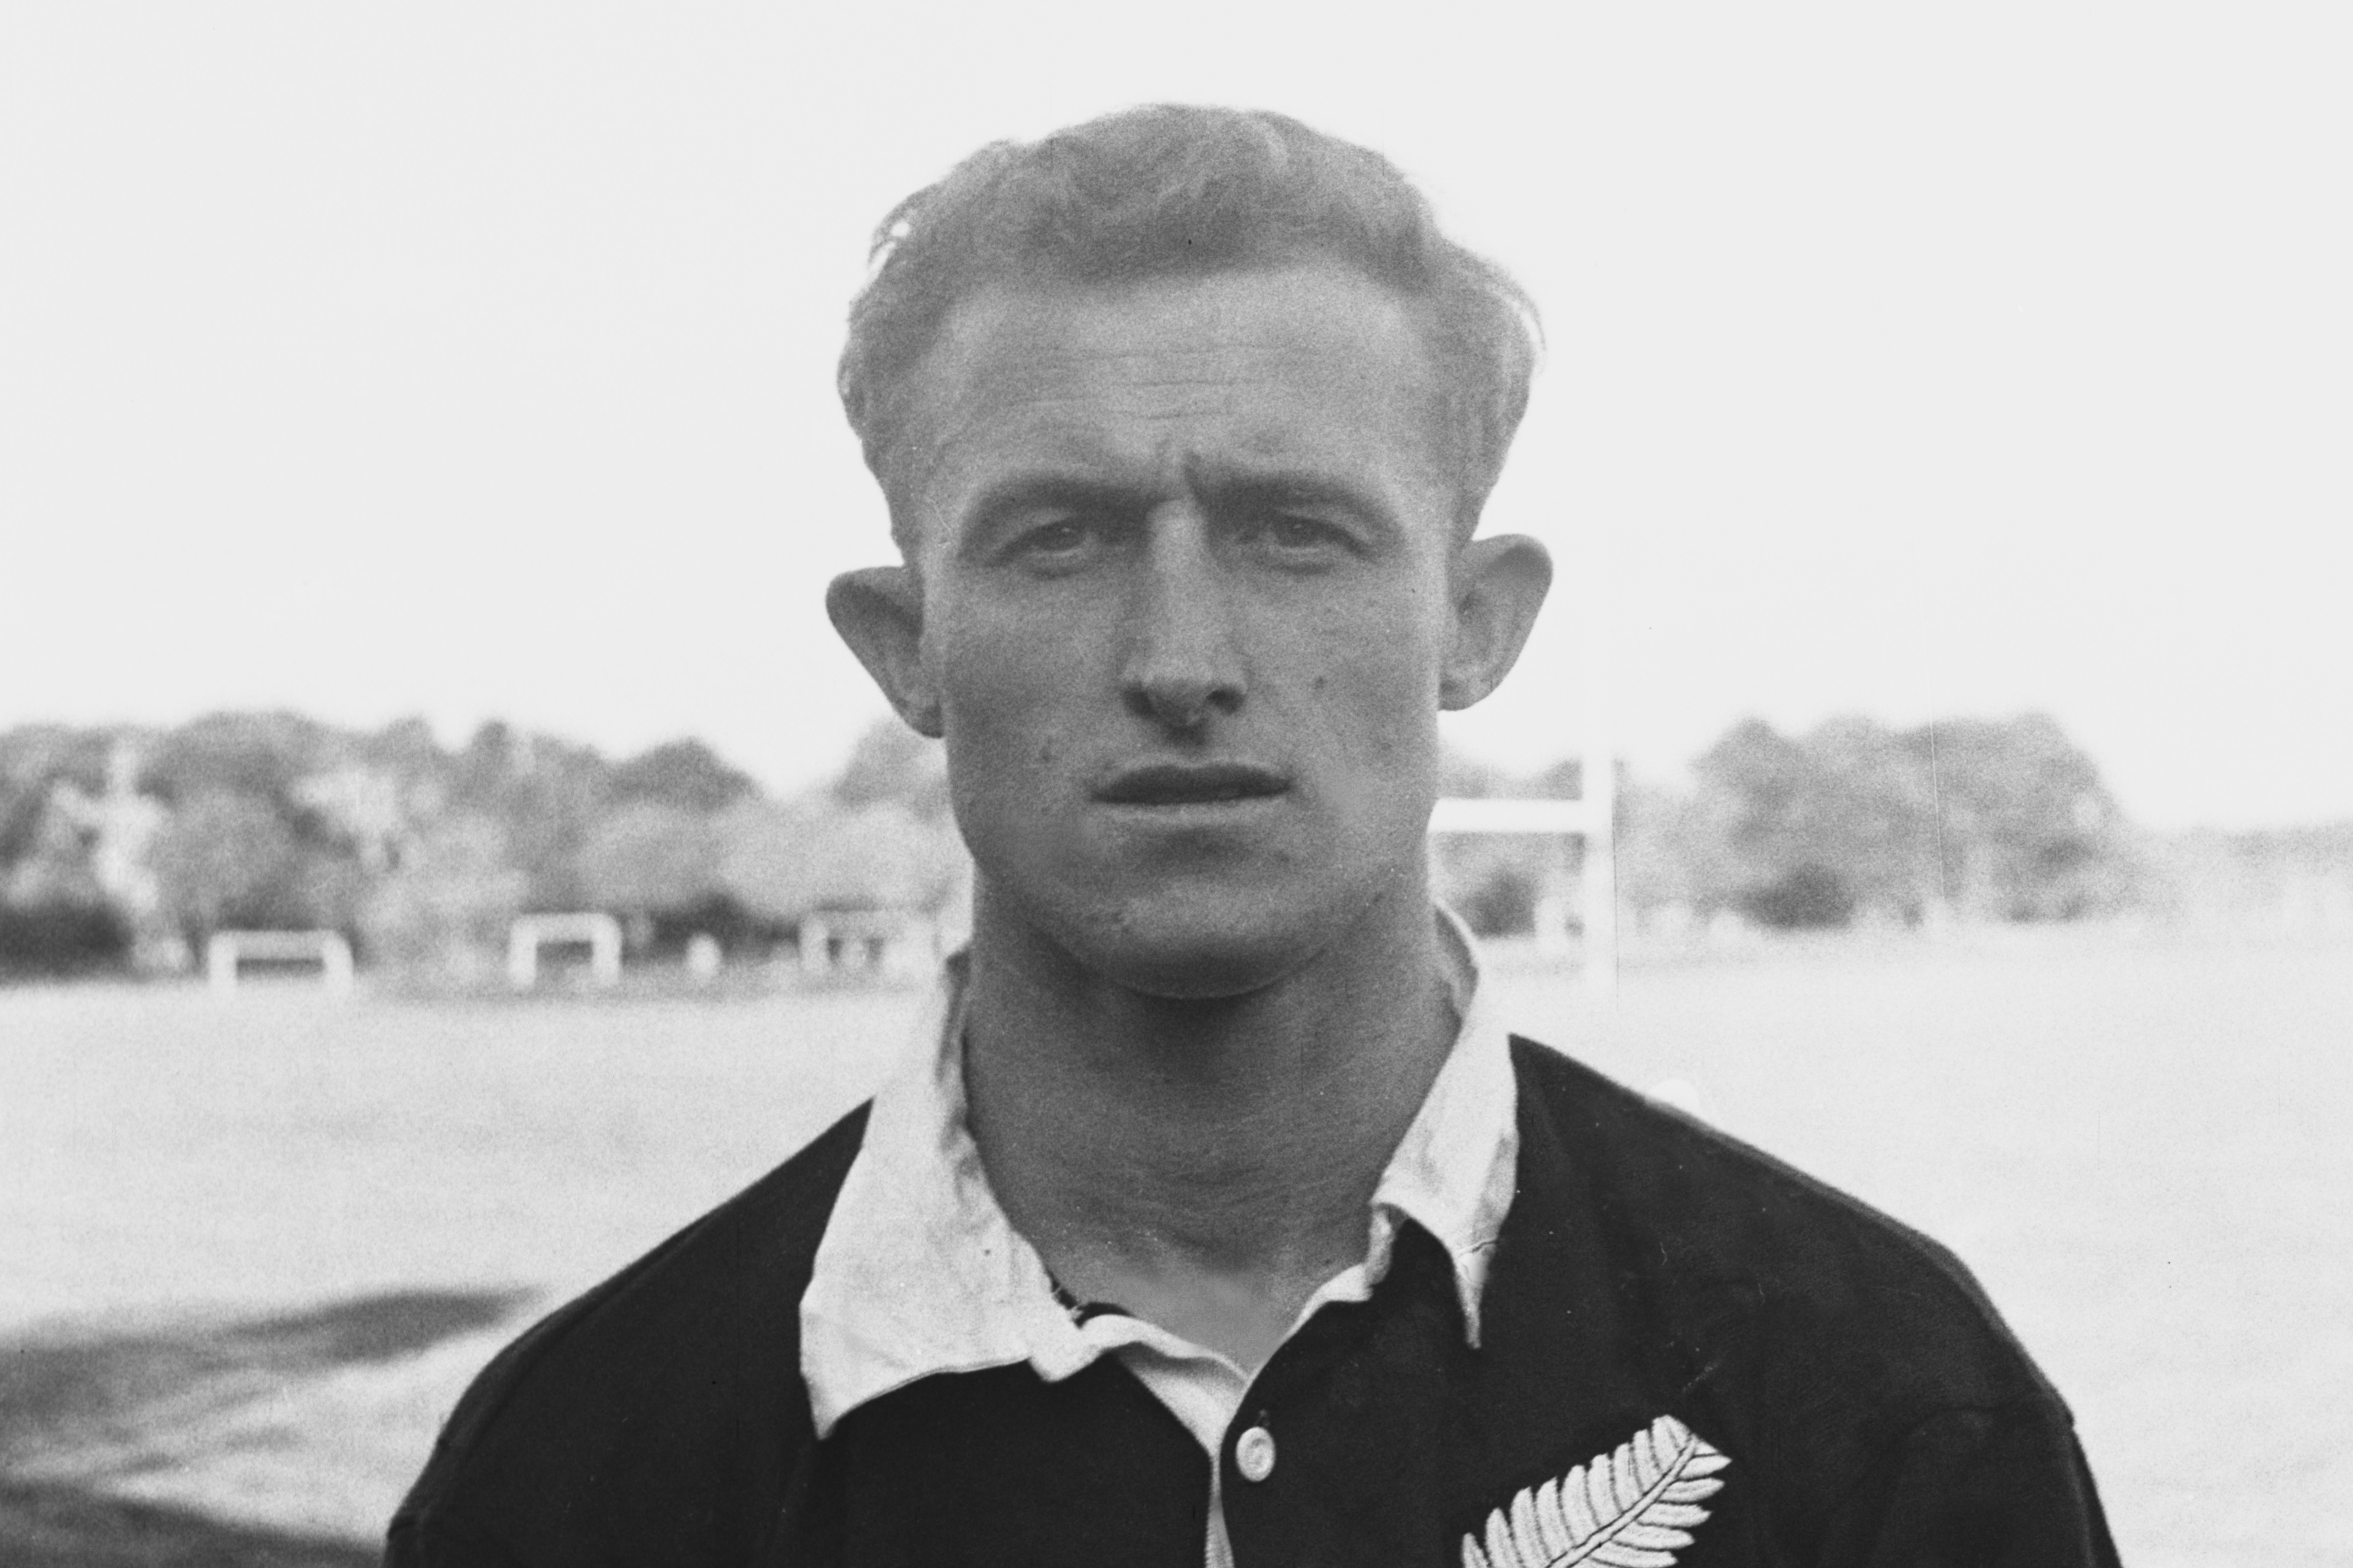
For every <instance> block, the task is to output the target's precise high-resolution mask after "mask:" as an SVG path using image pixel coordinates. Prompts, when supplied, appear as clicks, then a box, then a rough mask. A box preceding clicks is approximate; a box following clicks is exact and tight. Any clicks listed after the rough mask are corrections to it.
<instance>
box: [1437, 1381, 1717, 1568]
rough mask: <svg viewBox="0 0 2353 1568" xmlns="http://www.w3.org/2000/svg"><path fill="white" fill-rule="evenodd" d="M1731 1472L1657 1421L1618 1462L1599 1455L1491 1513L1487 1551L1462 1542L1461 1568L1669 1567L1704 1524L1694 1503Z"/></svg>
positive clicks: (1687, 1432) (1696, 1438)
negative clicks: (1721, 1474)
mask: <svg viewBox="0 0 2353 1568" xmlns="http://www.w3.org/2000/svg"><path fill="white" fill-rule="evenodd" d="M1730 1463H1732V1461H1731V1460H1730V1459H1728V1458H1725V1456H1724V1455H1723V1454H1722V1453H1721V1452H1719V1451H1718V1450H1717V1449H1716V1448H1715V1447H1714V1446H1713V1445H1711V1444H1710V1443H1709V1442H1708V1440H1707V1439H1706V1438H1704V1437H1703V1436H1700V1435H1699V1434H1698V1433H1696V1432H1694V1431H1693V1430H1692V1429H1691V1428H1690V1427H1688V1426H1684V1425H1683V1423H1682V1422H1680V1421H1678V1420H1676V1419H1675V1418H1674V1417H1673V1416H1672V1415H1662V1416H1660V1417H1659V1418H1658V1419H1657V1420H1656V1421H1653V1422H1651V1424H1650V1426H1646V1427H1644V1428H1643V1429H1642V1430H1641V1431H1640V1432H1637V1433H1635V1434H1634V1435H1633V1436H1631V1437H1629V1438H1628V1439H1627V1440H1626V1441H1625V1442H1623V1443H1620V1444H1619V1445H1618V1448H1617V1451H1616V1452H1615V1453H1609V1454H1596V1455H1595V1456H1594V1457H1593V1459H1592V1462H1591V1463H1589V1464H1584V1465H1578V1466H1577V1467H1575V1468H1572V1469H1571V1470H1570V1471H1569V1472H1568V1474H1567V1475H1565V1476H1563V1477H1561V1478H1560V1479H1558V1480H1556V1481H1546V1482H1545V1484H1544V1485H1542V1486H1540V1487H1529V1488H1526V1489H1524V1490H1522V1491H1521V1493H1520V1495H1519V1496H1517V1497H1515V1498H1514V1499H1513V1500H1512V1506H1511V1508H1510V1509H1509V1510H1504V1509H1500V1508H1499V1509H1497V1510H1495V1511H1494V1512H1493V1513H1491V1514H1489V1515H1488V1516H1487V1540H1486V1544H1485V1546H1484V1547H1483V1548H1482V1546H1481V1544H1480V1542H1479V1539H1478V1537H1476V1536H1473V1535H1466V1536H1464V1537H1463V1538H1462V1568H1571V1565H1572V1564H1575V1563H1608V1564H1609V1568H1672V1564H1673V1563H1674V1560H1675V1553H1676V1552H1677V1551H1679V1550H1681V1549H1682V1548H1683V1547H1686V1546H1689V1545H1690V1544H1691V1541H1692V1538H1691V1534H1690V1530H1691V1527H1692V1526H1694V1525H1696V1524H1702V1523H1704V1522H1705V1521H1706V1520H1707V1510H1705V1509H1704V1508H1702V1507H1700V1506H1699V1503H1700V1500H1701V1499H1702V1498H1704V1497H1708V1496H1711V1495H1713V1494H1714V1493H1715V1490H1716V1489H1718V1488H1720V1487H1722V1486H1723V1485H1724V1483H1723V1482H1722V1481H1720V1480H1717V1479H1715V1472H1716V1471H1718V1470H1720V1469H1722V1468H1724V1467H1725V1466H1726V1465H1728V1464H1730Z"/></svg>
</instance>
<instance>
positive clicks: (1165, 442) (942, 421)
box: [904, 265, 1446, 534]
mask: <svg viewBox="0 0 2353 1568" xmlns="http://www.w3.org/2000/svg"><path fill="white" fill-rule="evenodd" d="M917 398H918V401H917V404H916V407H915V409H914V410H913V413H914V417H913V420H912V421H911V431H910V435H911V440H910V443H909V445H910V447H911V450H910V453H909V457H910V458H911V462H910V464H909V467H908V470H907V472H906V474H905V476H904V478H905V491H906V499H907V500H909V501H911V502H912V503H913V505H914V506H915V508H916V510H917V515H918V518H919V520H920V521H921V522H922V523H923V527H924V531H925V532H926V533H927V534H929V533H930V532H932V531H933V529H934V526H935V525H937V524H939V523H941V522H948V523H953V522H954V521H955V520H956V518H957V516H958V515H959V511H960V509H961V508H962V506H963V504H964V503H965V500H968V498H969V497H970V496H972V495H973V494H974V493H976V491H977V490H979V489H983V488H986V487H988V486H990V485H993V484H995V483H997V482H999V481H1001V480H1003V479H1006V478H1007V477H1008V474H1011V473H1013V472H1016V471H1019V470H1027V469H1038V470H1040V472H1041V474H1043V475H1052V474H1075V475H1078V476H1081V477H1084V478H1087V479H1093V480H1100V481H1103V482H1106V483H1116V484H1124V485H1133V486H1138V487H1147V488H1149V487H1159V486H1164V485H1174V484H1176V482H1177V480H1178V478H1179V476H1181V475H1183V474H1185V473H1187V472H1188V471H1196V470H1198V469H1199V468H1205V467H1206V468H1216V469H1221V470H1222V469H1233V470H1240V471H1243V472H1264V473H1269V474H1278V475H1280V474H1291V473H1297V474H1298V475H1300V476H1301V477H1309V478H1314V479H1317V480H1319V481H1321V482H1324V483H1343V484H1348V485H1353V486H1357V487H1362V488H1366V489H1370V490H1373V491H1377V492H1379V493H1380V495H1381V497H1382V499H1385V500H1388V501H1389V502H1390V503H1392V504H1396V505H1400V506H1405V507H1414V506H1419V505H1422V504H1428V503H1429V502H1430V499H1431V494H1430V492H1433V491H1435V492H1440V494H1441V495H1442V492H1443V491H1444V490H1445V489H1446V486H1445V484H1444V482H1443V470H1444V465H1443V463H1442V462H1441V461H1440V451H1439V445H1440V443H1439V439H1438V437H1439V432H1440V420H1439V417H1438V406H1437V404H1438V383H1437V379H1436V377H1435V376H1434V375H1433V374H1432V368H1431V363H1430V353H1429V349H1428V345H1427V342H1426V339H1425V335H1424V332H1423V330H1422V325H1421V321H1420V318H1419V313H1418V311H1417V310H1416V309H1415V307H1414V305H1413V303H1412V302H1411V301H1410V300H1406V299H1404V298H1402V297H1400V296H1398V295H1397V294H1396V293H1394V292H1393V291H1391V290H1389V289H1384V288H1383V287H1381V286H1380V285H1378V284H1377V283H1374V282H1372V281H1371V280H1370V279H1365V278H1363V277H1361V276H1359V275H1357V274H1356V273H1354V272H1351V271H1348V270H1345V269H1344V268H1336V267H1329V266H1321V265H1318V266H1309V267H1298V268H1286V269H1283V270H1280V271H1271V272H1235V273H1219V274H1213V275H1210V276H1208V277H1203V278H1182V279H1154V280H1150V281H1146V282H1142V283H1133V284H1122V285H1118V286H1114V287H1085V286H1057V285H1050V286H1042V287H1038V288H1022V289H1008V288H994V289H988V290H986V291H984V292H981V293H978V294H976V295H974V296H972V297H970V298H968V299H966V300H964V301H962V302H960V303H959V304H958V305H957V307H956V308H955V310H953V311H952V312H951V313H950V315H949V317H948V319H947V321H945V323H944V325H943V328H942V330H941V332H940V336H939V340H938V342H936V343H935V344H934V347H933V349H932V352H931V353H930V354H929V355H928V356H927V357H926V359H925V362H924V364H923V373H922V376H921V381H920V390H919V392H918V394H917Z"/></svg>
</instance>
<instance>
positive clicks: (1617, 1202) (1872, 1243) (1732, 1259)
mask: <svg viewBox="0 0 2353 1568" xmlns="http://www.w3.org/2000/svg"><path fill="white" fill-rule="evenodd" d="M1513 1054H1514V1066H1515V1068H1516V1071H1517V1078H1518V1081H1519V1085H1520V1089H1521V1107H1520V1124H1521V1136H1522V1143H1523V1159H1522V1170H1523V1177H1524V1194H1523V1195H1524V1196H1525V1195H1529V1194H1528V1188H1529V1187H1530V1186H1533V1188H1534V1189H1535V1193H1536V1194H1546V1193H1550V1194H1556V1201H1560V1202H1563V1203H1566V1204H1567V1205H1572V1206H1573V1208H1574V1209H1575V1211H1576V1212H1575V1215H1573V1216H1567V1215H1565V1216H1564V1217H1565V1218H1567V1217H1573V1218H1574V1219H1575V1221H1577V1222H1578V1223H1583V1224H1588V1225H1590V1226H1593V1227H1594V1229H1595V1230H1596V1231H1598V1232H1599V1236H1598V1237H1597V1241H1598V1245H1599V1248H1600V1250H1601V1255H1602V1256H1603V1257H1605V1258H1607V1259H1608V1260H1609V1263H1608V1267H1609V1268H1610V1269H1611V1271H1612V1273H1613V1275H1614V1277H1615V1279H1616V1280H1617V1289H1619V1290H1620V1294H1621V1295H1623V1296H1629V1297H1632V1298H1635V1300H1630V1301H1629V1302H1628V1306H1629V1309H1630V1312H1632V1313H1635V1314H1639V1316H1640V1320H1641V1321H1644V1322H1647V1323H1649V1324H1651V1325H1652V1327H1653V1329H1654V1330H1655V1331H1657V1332H1659V1333H1660V1334H1662V1335H1663V1336H1665V1337H1666V1338H1668V1339H1669V1340H1671V1341H1672V1343H1673V1345H1674V1346H1675V1347H1676V1349H1677V1352H1678V1354H1677V1355H1676V1357H1675V1359H1676V1361H1677V1362H1678V1363H1679V1365H1680V1367H1681V1372H1680V1373H1679V1375H1678V1377H1677V1381H1678V1382H1679V1383H1681V1384H1683V1385H1684V1386H1685V1387H1686V1389H1687V1391H1688V1392H1689V1394H1691V1395H1692V1396H1693V1397H1694V1399H1695V1400H1698V1401H1701V1402H1703V1403H1705V1404H1708V1405H1713V1406H1715V1407H1716V1408H1717V1409H1718V1410H1719V1412H1720V1413H1721V1418H1722V1419H1723V1420H1725V1422H1726V1423H1727V1424H1728V1425H1730V1426H1743V1427H1746V1428H1748V1430H1749V1431H1750V1433H1751V1435H1752V1436H1753V1437H1754V1438H1756V1439H1757V1440H1758V1441H1763V1442H1768V1443H1771V1444H1774V1445H1777V1446H1782V1447H1784V1448H1785V1451H1787V1450H1793V1449H1798V1448H1803V1449H1806V1450H1808V1451H1810V1453H1811V1454H1812V1455H1813V1456H1814V1458H1817V1459H1818V1460H1819V1461H1820V1465H1821V1467H1822V1469H1821V1473H1820V1474H1818V1475H1817V1476H1816V1477H1815V1478H1814V1479H1815V1481H1816V1482H1817V1483H1818V1484H1819V1485H1821V1486H1824V1487H1835V1486H1836V1485H1837V1484H1839V1482H1840V1481H1841V1479H1849V1478H1851V1477H1852V1474H1853V1473H1854V1471H1855V1469H1856V1468H1858V1467H1860V1466H1862V1465H1864V1464H1867V1463H1868V1461H1869V1458H1870V1456H1871V1454H1872V1452H1873V1450H1874V1449H1875V1448H1876V1447H1879V1446H1881V1445H1883V1444H1886V1443H1891V1442H1895V1441H1899V1440H1901V1439H1902V1438H1903V1436H1904V1435H1905V1434H1906V1433H1907V1432H1909V1431H1911V1430H1912V1429H1913V1428H1915V1426H1918V1425H1919V1424H1921V1423H1923V1422H1927V1421H1932V1420H1934V1419H1936V1418H1937V1417H1938V1416H1939V1415H1942V1414H1944V1413H1948V1412H1954V1411H2020V1412H2032V1413H2034V1414H2035V1416H2036V1418H2037V1419H2039V1420H2048V1421H2054V1422H2056V1423H2058V1424H2059V1425H2060V1426H2061V1427H2062V1428H2063V1427H2064V1426H2065V1424H2066V1422H2067V1419H2068V1418H2067V1413H2066V1408H2065V1405H2063V1403H2062V1402H2061V1401H2060V1399H2059V1396H2058V1394H2057V1393H2056V1392H2055V1391H2054V1390H2053V1389H2052V1386H2051V1384H2049V1383H2048V1381H2046V1380H2045V1379H2044V1377H2043V1376H2042V1373H2041V1371H2040V1370H2039V1369H2038V1368H2037V1367H2036V1366H2035V1364H2034V1363H2033V1361H2032V1360H2031V1357H2029V1356H2028V1354H2027V1353H2026V1351H2025V1350H2024V1348H2023V1347H2022V1346H2021V1344H2020V1343H2019V1342H2018V1340H2017V1338H2016V1337H2015V1336H2014V1335H2013V1334H2012V1333H2011V1332H2010V1328H2009V1326H2008V1325H2007V1324H2005V1323H2004V1322H2003V1321H2002V1320H2001V1317H2000V1313H1999V1312H1998V1311H1996V1310H1995V1309H1994V1306H1993V1303H1992V1302H1991V1301H1990V1300H1988V1298H1987V1296H1986V1293H1985V1291H1984V1290H1983V1289H1981V1288H1980V1287H1979V1285H1978V1281H1977V1279H1975V1277H1974V1276H1972V1275H1971V1274H1970V1272H1969V1270H1968V1267H1967V1266H1966V1265H1964V1264H1963V1263H1962V1262H1961V1260H1960V1259H1959V1258H1957V1257H1955V1256H1954V1255H1953V1254H1952V1253H1951V1252H1950V1251H1948V1250H1947V1248H1945V1247H1942V1246H1940V1245H1938V1244H1937V1243H1936V1242H1935V1241H1933V1240H1931V1239H1930V1238H1929V1237H1926V1236H1923V1235H1922V1234H1920V1233H1919V1232H1918V1231H1916V1230H1914V1229H1912V1228H1911V1227H1910V1226H1905V1225H1903V1224H1902V1223H1900V1222H1898V1221H1896V1220H1894V1219H1893V1218H1890V1217H1889V1216H1888V1215H1883V1214H1882V1213H1880V1212H1879V1211H1878V1210H1876V1209H1874V1208H1873V1207H1871V1206H1870V1205H1867V1204H1865V1203H1863V1202H1862V1201H1861V1200H1860V1199H1858V1198H1855V1197H1853V1196H1852V1195H1850V1194H1846V1193H1843V1192H1841V1191H1839V1190H1838V1189H1836V1188H1834V1187H1832V1186H1831V1185H1830V1184H1827V1183H1824V1182H1821V1181H1819V1180H1817V1179H1815V1178H1814V1177H1812V1176H1809V1175H1807V1174H1806V1173H1803V1172H1801V1171H1798V1170H1796V1169H1794V1168H1792V1167H1791V1166H1789V1165H1788V1164H1786V1163H1783V1162H1781V1161H1779V1160H1777V1159H1775V1158H1773V1157H1772V1156H1770V1155H1768V1154H1766V1153H1763V1152H1760V1151H1758V1150H1756V1149H1753V1148H1751V1147H1749V1146H1748V1145H1746V1144H1745V1143H1742V1142H1739V1141H1738V1140H1737V1139H1735V1138H1732V1137H1729V1136H1727V1135H1725V1133H1723V1132H1721V1131H1717V1130H1715V1129H1714V1128H1712V1127H1709V1126H1707V1125H1705V1124H1704V1123H1702V1122H1700V1121H1696V1120H1694V1119H1693V1118H1691V1117H1687V1116H1685V1115H1683V1113H1681V1112H1680V1111H1676V1110H1671V1109H1668V1108H1666V1107H1664V1106H1661V1105H1659V1104H1656V1103H1654V1102H1653V1101H1651V1100H1648V1099H1646V1098H1644V1097H1643V1096H1641V1095H1640V1094H1637V1093H1635V1092H1633V1091H1632V1090H1630V1089H1626V1088H1625V1087H1623V1086H1622V1085H1620V1084H1617V1083H1614V1082H1612V1081H1611V1080H1609V1079H1607V1078H1604V1077H1603V1076H1602V1075H1600V1074H1599V1073H1597V1072H1595V1071H1593V1070H1592V1069H1591V1068H1587V1067H1585V1066H1583V1065H1581V1064H1579V1063H1577V1062H1576V1061H1573V1060H1571V1059H1570V1058H1567V1057H1565V1056H1563V1055H1561V1054H1559V1053H1557V1052H1556V1051H1553V1050H1551V1049H1549V1048H1546V1047H1542V1046H1538V1045H1536V1044H1535V1043H1533V1042H1530V1041H1527V1040H1525V1039H1515V1040H1514V1044H1513ZM1539 1201H1543V1199H1542V1198H1541V1197H1539ZM1793 1457H1794V1456H1793Z"/></svg>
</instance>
